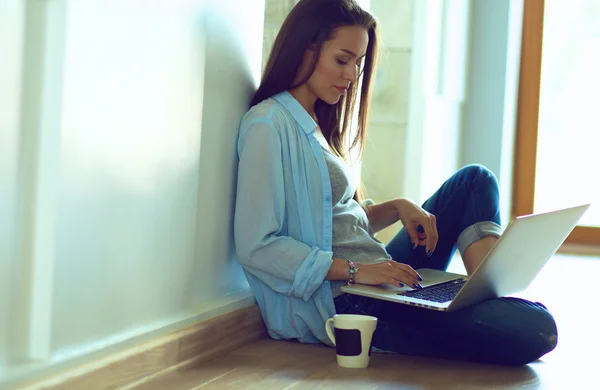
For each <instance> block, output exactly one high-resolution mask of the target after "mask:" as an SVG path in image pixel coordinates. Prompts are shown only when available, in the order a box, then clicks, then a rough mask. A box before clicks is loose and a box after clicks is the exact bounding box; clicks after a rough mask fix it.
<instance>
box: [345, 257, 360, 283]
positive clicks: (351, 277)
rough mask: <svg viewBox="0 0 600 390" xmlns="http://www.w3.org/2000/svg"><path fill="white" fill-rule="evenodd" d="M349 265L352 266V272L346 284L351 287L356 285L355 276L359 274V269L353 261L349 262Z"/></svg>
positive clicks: (350, 271) (349, 273)
mask: <svg viewBox="0 0 600 390" xmlns="http://www.w3.org/2000/svg"><path fill="white" fill-rule="evenodd" d="M348 265H349V266H350V270H349V272H348V281H347V282H346V284H347V285H348V286H349V285H351V284H354V274H355V273H357V272H358V267H357V266H356V264H354V262H353V261H350V260H348Z"/></svg>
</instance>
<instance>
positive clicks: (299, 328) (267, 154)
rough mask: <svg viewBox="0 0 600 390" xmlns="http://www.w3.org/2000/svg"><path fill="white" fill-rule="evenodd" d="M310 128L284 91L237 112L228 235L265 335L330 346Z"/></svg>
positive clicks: (325, 260)
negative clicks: (231, 224)
mask: <svg viewBox="0 0 600 390" xmlns="http://www.w3.org/2000/svg"><path fill="white" fill-rule="evenodd" d="M315 129H316V124H315V122H314V120H313V119H312V118H311V116H310V115H309V114H308V113H307V112H306V110H304V108H303V107H302V106H301V105H300V103H298V101H297V100H296V99H294V98H293V97H292V95H290V94H289V93H288V92H282V93H279V94H277V95H275V96H273V97H272V98H270V99H267V100H265V101H263V102H262V103H260V104H257V105H256V106H254V107H252V108H251V109H250V110H249V111H248V112H247V113H246V115H244V117H243V118H242V121H241V125H240V132H239V138H238V144H237V151H238V157H239V166H238V183H237V198H236V206H235V221H234V237H235V247H236V251H237V256H238V260H239V262H240V264H241V265H242V267H243V269H244V272H245V274H246V277H247V279H248V283H249V284H250V287H251V288H252V291H253V293H254V295H255V297H256V300H257V303H258V305H259V307H260V310H261V313H262V317H263V319H264V321H265V324H266V326H267V329H268V331H269V335H270V336H271V337H273V338H275V339H298V340H299V341H300V342H306V343H318V342H323V343H325V344H328V345H332V343H331V341H330V340H329V338H328V337H327V334H326V332H325V321H326V320H327V319H328V318H331V317H332V316H333V315H334V314H335V306H334V304H333V297H332V293H331V286H330V283H329V281H327V280H325V276H326V275H327V272H328V271H329V268H330V267H331V264H332V256H333V252H332V250H331V245H332V204H331V182H330V179H329V172H328V169H327V164H326V162H325V158H324V156H323V152H322V150H321V145H320V143H319V141H318V140H317V139H316V138H315V136H314V132H315Z"/></svg>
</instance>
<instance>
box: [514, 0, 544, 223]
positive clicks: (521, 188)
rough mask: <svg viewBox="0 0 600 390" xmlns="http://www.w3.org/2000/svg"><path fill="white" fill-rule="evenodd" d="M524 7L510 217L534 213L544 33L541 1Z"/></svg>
mask: <svg viewBox="0 0 600 390" xmlns="http://www.w3.org/2000/svg"><path fill="white" fill-rule="evenodd" d="M523 6H524V9H523V35H522V42H521V72H520V76H519V97H518V99H519V100H518V106H517V134H516V144H515V161H514V178H513V206H512V217H513V218H514V217H517V216H519V215H526V214H531V213H533V200H534V190H535V168H536V165H535V164H536V150H537V136H538V116H539V107H540V78H541V70H542V38H543V32H544V0H526V1H525V2H524V5H523Z"/></svg>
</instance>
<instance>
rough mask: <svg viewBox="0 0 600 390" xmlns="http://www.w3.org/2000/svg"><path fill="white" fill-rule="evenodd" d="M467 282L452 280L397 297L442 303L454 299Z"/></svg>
mask: <svg viewBox="0 0 600 390" xmlns="http://www.w3.org/2000/svg"><path fill="white" fill-rule="evenodd" d="M466 282H467V281H466V280H464V279H454V280H450V281H448V282H444V283H439V284H434V285H433V286H428V287H424V288H422V289H420V290H411V291H407V292H403V293H398V295H403V296H406V297H411V298H417V299H423V300H425V301H432V302H439V303H444V302H448V301H451V300H453V299H454V297H455V296H456V294H458V292H459V291H460V289H461V288H462V286H464V285H465V283H466Z"/></svg>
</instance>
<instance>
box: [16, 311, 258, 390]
mask: <svg viewBox="0 0 600 390" xmlns="http://www.w3.org/2000/svg"><path fill="white" fill-rule="evenodd" d="M266 334H267V332H266V328H265V326H264V323H263V320H262V318H261V315H260V310H259V309H258V307H257V306H256V305H254V306H250V307H247V308H243V309H239V310H236V311H233V312H230V313H226V314H223V315H220V316H218V317H215V318H212V319H209V320H206V321H202V322H199V323H197V324H194V325H192V326H189V327H187V328H185V329H182V330H179V331H175V332H172V333H169V334H167V335H164V336H161V337H158V338H157V339H154V340H151V341H148V342H145V343H142V344H140V345H137V346H134V347H131V348H129V349H126V350H123V351H120V352H117V353H114V354H112V355H109V356H106V357H103V358H101V359H99V360H97V361H94V362H90V363H86V364H84V365H81V366H79V367H76V368H73V369H71V370H68V371H65V372H63V373H60V374H57V375H54V376H52V377H49V378H45V379H43V380H38V381H36V382H34V383H30V384H27V385H25V386H23V387H20V389H23V390H34V389H35V390H38V389H53V390H67V389H68V390H71V389H72V390H81V389H85V390H92V389H108V388H124V387H125V388H127V387H131V386H130V385H131V384H135V383H141V382H144V381H145V380H146V378H151V377H155V376H156V375H160V373H161V372H167V371H169V370H170V369H171V368H173V367H179V366H181V365H185V364H188V363H189V362H194V363H197V362H201V361H202V360H208V359H212V358H214V357H216V356H218V355H221V354H224V353H227V352H230V351H232V350H235V349H237V348H239V347H241V346H243V345H245V344H248V343H251V342H253V341H255V340H257V339H259V338H262V337H264V336H265V335H266Z"/></svg>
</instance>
